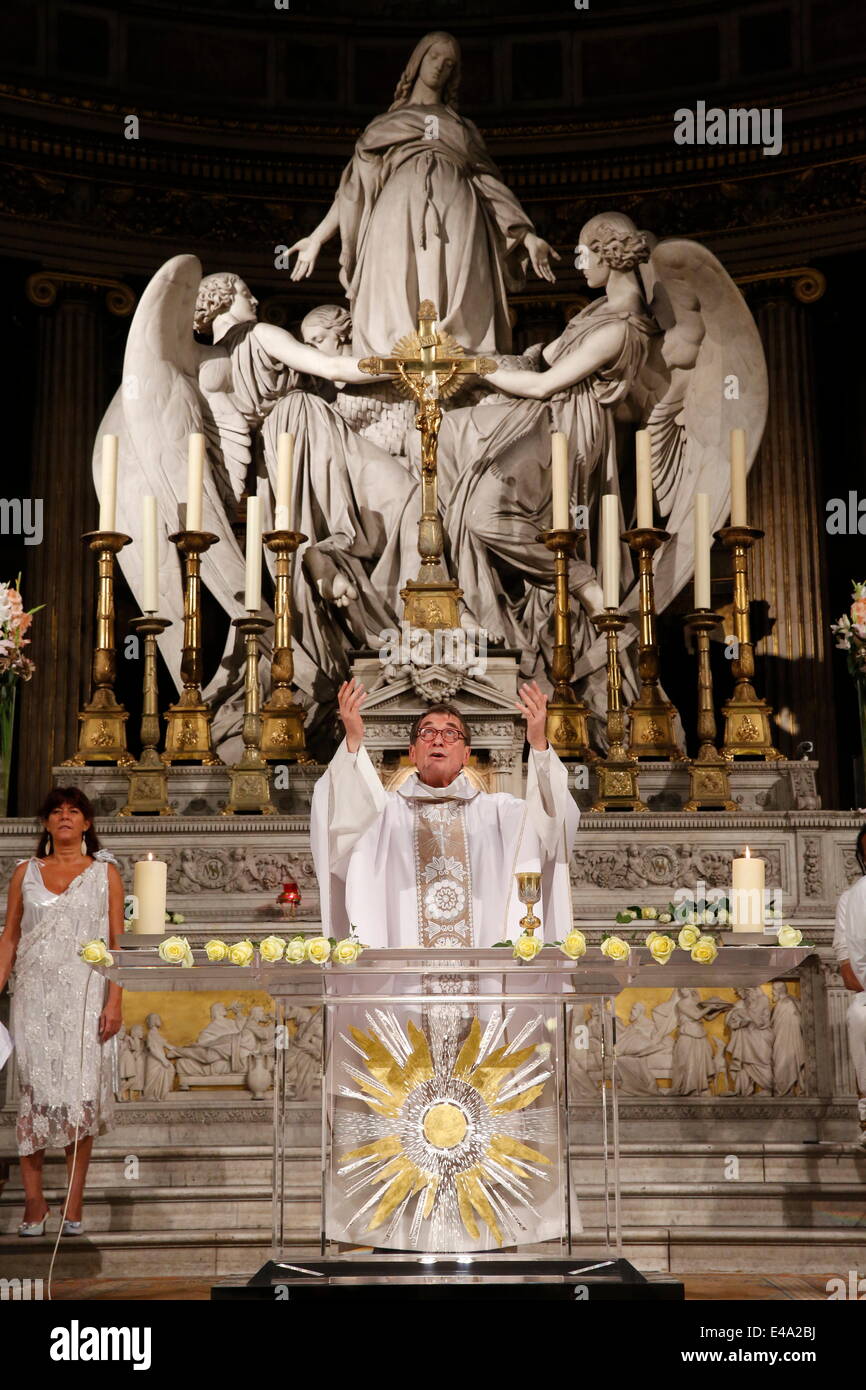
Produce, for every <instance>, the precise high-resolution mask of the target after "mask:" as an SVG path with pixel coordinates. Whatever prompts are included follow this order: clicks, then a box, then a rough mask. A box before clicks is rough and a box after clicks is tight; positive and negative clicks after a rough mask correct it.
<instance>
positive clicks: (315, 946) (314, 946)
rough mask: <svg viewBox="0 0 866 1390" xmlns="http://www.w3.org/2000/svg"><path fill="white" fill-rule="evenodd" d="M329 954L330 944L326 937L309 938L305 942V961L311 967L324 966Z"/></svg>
mask: <svg viewBox="0 0 866 1390" xmlns="http://www.w3.org/2000/svg"><path fill="white" fill-rule="evenodd" d="M330 954H331V943H330V941H329V940H328V938H327V937H326V936H311V937H310V939H309V941H308V942H307V960H311V961H312V962H313V965H324V964H325V961H326V960H328V959H329V957H330Z"/></svg>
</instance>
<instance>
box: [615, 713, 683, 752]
mask: <svg viewBox="0 0 866 1390" xmlns="http://www.w3.org/2000/svg"><path fill="white" fill-rule="evenodd" d="M675 713H676V711H675V709H674V707H673V705H672V704H670V703H669V702H668V701H667V700H643V699H641V698H638V699H637V700H635V701H634V703H633V704H631V705H629V707H628V709H627V710H626V714H627V715H628V720H629V734H628V751H629V753H630V754H631V756H632V757H633V758H659V759H660V760H662V761H664V762H681V761H682V760H683V759H684V758H685V754H684V753H683V751H682V749H681V748H680V746H679V744H678V743H677V741H676V739H675V737H674V727H673V717H674V714H675Z"/></svg>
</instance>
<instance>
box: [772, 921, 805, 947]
mask: <svg viewBox="0 0 866 1390" xmlns="http://www.w3.org/2000/svg"><path fill="white" fill-rule="evenodd" d="M776 940H777V941H778V943H779V945H780V946H799V944H800V942H801V941H802V940H803V933H802V932H801V931H800V928H799V927H792V926H791V924H790V922H789V923H788V924H787V925H786V926H784V927H780V928H779V930H778V931H777V932H776Z"/></svg>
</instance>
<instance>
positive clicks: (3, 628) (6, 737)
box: [0, 574, 43, 816]
mask: <svg viewBox="0 0 866 1390" xmlns="http://www.w3.org/2000/svg"><path fill="white" fill-rule="evenodd" d="M20 584H21V576H20V574H19V576H18V578H17V579H16V580H15V581H14V582H13V581H12V580H10V581H9V583H8V584H0V816H5V814H6V806H7V803H8V799H9V765H10V762H11V758H12V726H13V724H14V722H15V696H16V693H17V690H18V682H19V681H29V680H30V678H31V676H32V675H33V672H34V670H35V669H36V668H35V666H34V664H33V662H32V661H31V659H30V657H29V656H26V655H25V653H24V648H25V647H28V646H29V645H30V639H29V638H27V637H25V636H24V634H25V632H27V631H28V629H29V627H30V624H31V623H32V621H33V614H34V613H38V612H39V608H41V607H43V605H42V604H40V605H39V606H38V607H37V608H30V609H28V610H27V611H25V609H24V602H23V600H22V598H21V590H20Z"/></svg>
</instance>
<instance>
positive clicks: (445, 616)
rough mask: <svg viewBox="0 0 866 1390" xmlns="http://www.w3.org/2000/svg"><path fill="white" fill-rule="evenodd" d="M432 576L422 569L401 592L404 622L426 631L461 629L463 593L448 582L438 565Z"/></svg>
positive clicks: (454, 583) (452, 582)
mask: <svg viewBox="0 0 866 1390" xmlns="http://www.w3.org/2000/svg"><path fill="white" fill-rule="evenodd" d="M436 568H437V569H439V570H440V575H441V577H440V575H436V573H435V570H434V572H433V575H432V577H428V576H427V575H425V567H424V566H423V565H422V566H421V573H420V575H419V577H418V578H417V579H410V580H409V582H408V583H407V585H406V587H405V589H401V590H400V597H401V598H402V600H403V604H404V608H403V621H404V622H405V623H407V624H408V626H409V627H423V628H426V630H427V631H428V632H435V631H436V630H437V628H455V627H459V626H460V600H461V598H462V597H463V590H462V589H461V588H460V586H459V585H458V583H457V581H456V580H454V579H447V578H446V577H445V575H444V572H443V571H441V566H437V567H436Z"/></svg>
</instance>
